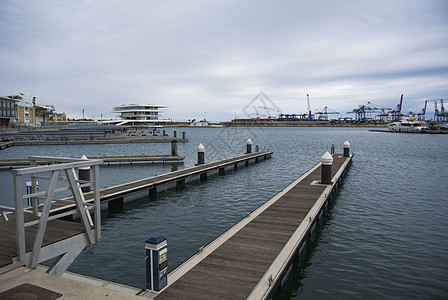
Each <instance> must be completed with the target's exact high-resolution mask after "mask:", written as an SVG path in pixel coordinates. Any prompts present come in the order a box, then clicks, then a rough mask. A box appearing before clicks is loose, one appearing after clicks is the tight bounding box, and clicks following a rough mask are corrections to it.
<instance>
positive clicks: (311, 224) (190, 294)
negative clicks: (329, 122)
mask: <svg viewBox="0 0 448 300" xmlns="http://www.w3.org/2000/svg"><path fill="white" fill-rule="evenodd" d="M347 148H348V149H347ZM352 157H353V154H349V144H348V142H347V143H345V144H344V154H334V155H332V156H331V155H330V154H328V153H326V155H324V156H323V157H322V159H321V163H319V164H317V165H316V166H314V167H313V168H311V169H310V170H309V171H308V172H306V173H305V174H304V175H302V176H300V177H299V178H298V179H297V180H295V181H294V182H292V183H291V184H290V185H288V186H287V187H286V188H284V189H283V190H282V191H281V192H279V193H278V194H277V195H275V196H274V197H273V198H271V199H270V200H268V201H267V202H266V203H265V204H263V205H261V206H260V207H259V208H258V209H256V210H255V211H253V212H251V213H250V214H248V215H247V216H246V217H245V218H244V219H242V220H241V221H240V222H238V223H237V224H236V225H234V226H233V227H231V228H230V229H229V230H227V231H226V232H224V233H223V234H222V235H221V236H220V237H218V238H217V239H216V240H214V241H213V242H211V243H210V244H208V245H206V246H204V247H201V248H200V249H199V251H198V252H197V253H196V254H195V255H193V256H192V257H191V258H190V259H188V260H187V261H186V262H184V263H183V264H181V265H180V266H179V267H177V268H176V269H175V270H173V271H172V272H171V273H170V274H169V275H168V281H167V282H168V283H167V284H168V285H167V287H165V288H164V289H163V290H162V291H161V292H159V293H157V292H154V291H148V292H147V293H146V295H145V296H146V297H149V298H154V299H156V300H162V299H218V298H219V299H269V298H270V297H272V295H273V294H274V293H275V291H276V290H277V289H278V287H280V286H281V284H282V282H283V281H284V280H285V279H286V277H287V275H288V274H289V272H290V271H291V267H292V261H293V259H294V257H296V256H297V255H299V254H300V252H301V251H302V249H303V247H304V245H305V243H306V238H307V236H308V235H309V234H310V233H311V232H312V231H313V230H314V228H315V226H316V222H317V220H318V219H319V217H320V216H321V215H322V213H323V210H324V209H325V207H326V206H327V204H328V201H329V200H330V199H331V197H332V196H333V194H334V192H335V190H336V188H337V187H338V186H339V185H340V184H341V179H342V177H343V175H344V174H345V172H346V171H347V167H348V165H349V164H350V163H351V159H352ZM327 178H328V179H331V181H329V182H328V183H326V184H323V183H321V182H322V181H323V182H325V181H326V180H327ZM168 240H169V237H168ZM168 251H169V249H168Z"/></svg>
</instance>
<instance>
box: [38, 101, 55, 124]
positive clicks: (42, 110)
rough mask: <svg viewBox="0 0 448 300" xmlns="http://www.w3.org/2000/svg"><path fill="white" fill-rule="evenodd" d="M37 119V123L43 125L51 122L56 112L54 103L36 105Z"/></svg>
mask: <svg viewBox="0 0 448 300" xmlns="http://www.w3.org/2000/svg"><path fill="white" fill-rule="evenodd" d="M34 109H35V111H36V121H37V125H42V124H45V123H48V122H50V121H51V120H52V119H53V114H55V112H54V111H55V108H54V106H53V105H37V104H36V105H35V106H34Z"/></svg>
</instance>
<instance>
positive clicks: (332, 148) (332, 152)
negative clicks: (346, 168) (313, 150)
mask: <svg viewBox="0 0 448 300" xmlns="http://www.w3.org/2000/svg"><path fill="white" fill-rule="evenodd" d="M330 154H334V144H331V150H330Z"/></svg>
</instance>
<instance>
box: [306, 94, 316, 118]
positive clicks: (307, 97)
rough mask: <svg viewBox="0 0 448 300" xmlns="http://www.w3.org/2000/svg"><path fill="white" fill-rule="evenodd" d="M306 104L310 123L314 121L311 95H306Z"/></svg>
mask: <svg viewBox="0 0 448 300" xmlns="http://www.w3.org/2000/svg"><path fill="white" fill-rule="evenodd" d="M306 102H307V103H308V121H312V120H313V119H314V118H313V116H312V114H311V106H310V94H306Z"/></svg>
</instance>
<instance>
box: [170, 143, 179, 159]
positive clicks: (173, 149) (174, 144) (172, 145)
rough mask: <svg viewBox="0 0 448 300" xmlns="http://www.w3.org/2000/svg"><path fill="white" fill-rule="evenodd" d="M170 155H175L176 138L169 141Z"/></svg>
mask: <svg viewBox="0 0 448 300" xmlns="http://www.w3.org/2000/svg"><path fill="white" fill-rule="evenodd" d="M171 155H172V156H177V155H178V154H177V141H176V140H172V141H171Z"/></svg>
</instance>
